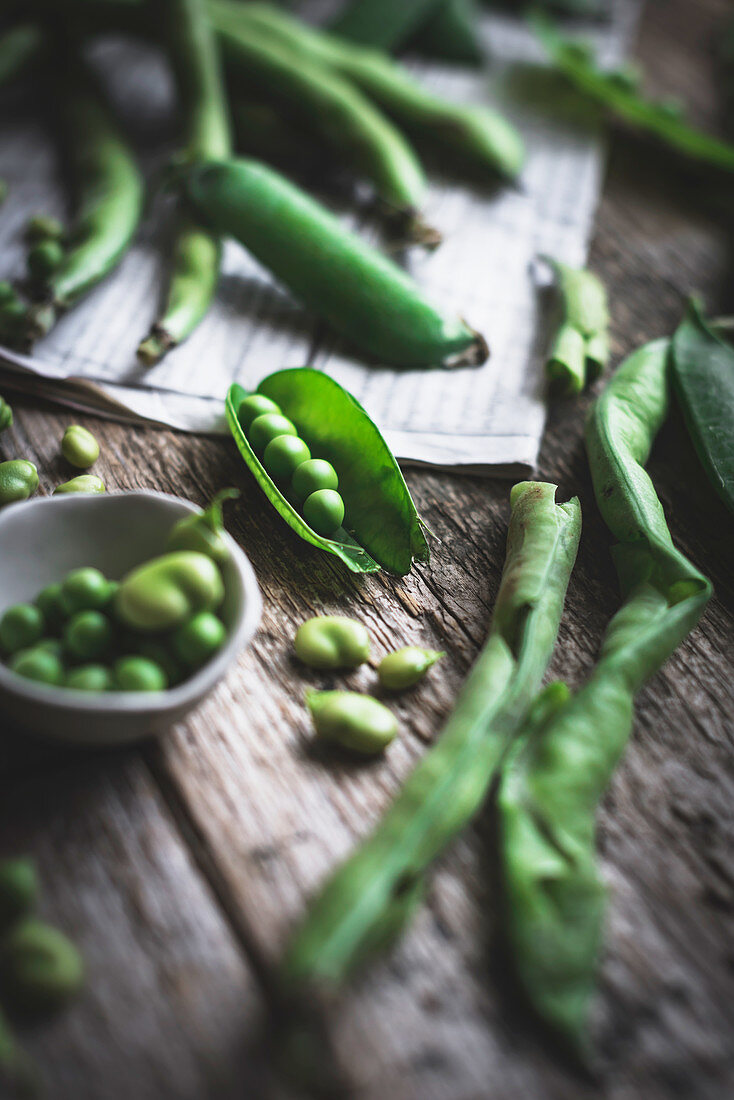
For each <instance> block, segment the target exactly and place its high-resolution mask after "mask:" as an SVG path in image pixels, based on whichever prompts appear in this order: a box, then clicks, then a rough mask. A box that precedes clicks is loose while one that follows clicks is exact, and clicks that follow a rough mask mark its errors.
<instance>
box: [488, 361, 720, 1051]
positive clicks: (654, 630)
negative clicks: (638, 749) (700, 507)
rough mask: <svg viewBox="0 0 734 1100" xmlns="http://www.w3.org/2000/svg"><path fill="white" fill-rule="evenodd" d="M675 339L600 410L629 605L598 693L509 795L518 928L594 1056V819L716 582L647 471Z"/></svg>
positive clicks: (600, 453)
mask: <svg viewBox="0 0 734 1100" xmlns="http://www.w3.org/2000/svg"><path fill="white" fill-rule="evenodd" d="M667 370H668V342H667V341H665V340H659V341H656V342H654V343H652V344H648V345H646V346H645V347H643V348H640V349H639V350H638V351H637V352H635V353H634V354H633V355H632V356H631V357H630V358H629V359H628V360H627V361H626V362H625V363H624V364H623V366H622V367H620V369H619V370H618V371H617V373H616V375H615V376H614V378H613V379H612V381H611V382H610V384H609V385H608V386H607V388H606V390H605V391H604V393H603V394H602V396H601V397H600V398H599V400H598V401H597V403H596V405H595V406H594V407H593V408H592V410H591V412H590V415H589V420H588V423H587V431H586V441H587V450H588V455H589V463H590V466H591V474H592V480H593V483H594V491H595V494H596V498H597V501H598V504H599V508H600V510H601V512H602V515H603V517H604V519H605V521H606V523H607V525H608V527H609V528H610V529H611V531H612V533H613V534H614V535H615V536H616V537H617V538H619V539H621V540H622V541H621V543H620V545H618V546H617V547H616V548H615V550H614V556H615V562H616V565H617V569H618V572H619V575H620V580H621V583H622V591H623V594H624V603H623V605H622V607H621V609H620V610H619V611H618V613H617V614H616V615H615V616H614V618H613V619H612V621H611V623H610V625H609V628H608V630H607V632H606V635H605V638H604V642H603V645H602V649H601V653H600V657H599V661H598V663H597V665H596V666H595V668H594V669H593V671H592V673H591V675H590V676H589V678H588V680H587V681H586V683H585V684H584V685H583V687H582V688H581V689H580V690H579V691H578V693H577V694H576V695H575V696H574V697H573V698H571V699H570V700H569V701H568V702H566V703H565V705H562V706H561V707H560V708H559V709H558V710H557V711H556V712H555V713H554V714H553V715H551V716H549V719H548V721H547V722H546V723H545V725H544V726H543V728H542V729H534V730H532V731H530V732H529V735H528V738H527V742H526V749H525V751H524V752H521V753H520V754H518V755H517V756H516V757H515V759H514V761H513V766H512V767H511V768H508V769H507V771H506V774H505V777H504V779H503V783H502V787H501V792H500V801H499V807H500V822H501V829H502V853H501V859H502V870H503V876H504V880H505V891H504V892H505V898H506V930H507V936H508V940H509V942H510V945H511V948H512V954H513V961H514V965H515V969H516V972H517V975H518V978H519V980H520V983H521V985H522V987H523V989H524V991H525V993H526V995H527V997H528V999H529V1001H530V1003H531V1005H532V1006H533V1008H534V1009H535V1010H536V1012H537V1013H538V1014H539V1016H540V1017H541V1018H542V1019H543V1020H545V1022H546V1023H547V1024H549V1025H550V1026H551V1027H552V1028H553V1029H554V1030H556V1031H557V1032H558V1033H560V1034H561V1035H563V1036H564V1037H565V1038H566V1039H567V1040H568V1041H569V1042H570V1043H571V1044H572V1045H573V1046H574V1047H575V1048H576V1049H577V1050H579V1051H581V1052H582V1053H583V1052H585V1051H586V1049H587V1047H588V1016H589V1005H590V1000H591V997H592V994H593V989H594V983H595V977H596V966H597V959H598V955H599V949H600V945H601V935H602V923H603V914H604V890H603V886H602V883H601V880H600V876H599V872H598V868H597V865H596V853H595V812H596V807H597V805H598V803H599V800H600V798H601V796H602V794H603V793H604V791H605V789H606V787H607V785H608V783H609V780H610V778H611V775H612V773H613V771H614V768H615V766H616V764H617V762H618V760H619V757H620V755H621V753H622V751H623V749H624V747H625V745H626V742H627V739H628V737H629V735H630V732H631V729H632V721H633V701H634V695H635V693H636V692H637V691H638V690H639V689H640V687H641V686H642V685H643V684H644V683H645V681H646V680H647V679H648V678H649V677H650V676H651V675H653V673H654V672H655V671H656V670H657V669H658V668H659V667H660V666H661V665H662V664H663V662H664V661H665V660H666V659H667V658H668V656H669V655H670V654H671V653H672V652H673V650H674V649H675V648H676V646H677V645H678V644H679V643H680V642H681V641H682V640H683V638H684V637H685V636H686V634H687V633H688V632H689V631H690V630H691V629H692V628H693V627H694V626H695V624H696V623H697V622H698V619H699V618H700V616H701V614H702V612H703V610H704V608H705V606H706V603H707V601H708V599H709V597H710V595H711V585H710V583H709V581H708V580H707V579H706V578H705V577H703V576H702V574H701V573H699V572H698V570H697V569H696V568H695V567H694V566H693V565H692V564H691V563H690V562H689V561H688V560H687V559H686V558H685V557H684V556H683V555H682V554H681V553H680V552H679V551H678V550H676V549H675V547H674V546H673V544H672V541H671V538H670V533H669V531H668V528H667V524H666V523H665V517H664V515H663V511H662V507H661V505H660V502H659V500H658V498H657V495H656V493H655V489H654V487H653V485H652V482H651V481H650V479H649V477H648V475H647V473H646V472H645V470H644V468H643V464H644V462H645V461H646V459H647V455H648V453H649V450H650V447H651V444H652V441H653V439H654V437H655V434H656V432H657V431H658V429H659V427H660V425H661V423H662V421H663V419H664V417H665V413H666V410H667V398H668V394H667Z"/></svg>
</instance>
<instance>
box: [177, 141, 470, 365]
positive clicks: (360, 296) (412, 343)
mask: <svg viewBox="0 0 734 1100" xmlns="http://www.w3.org/2000/svg"><path fill="white" fill-rule="evenodd" d="M183 186H184V188H185V192H186V195H187V196H188V198H189V200H190V202H191V204H192V206H193V207H194V209H195V210H196V211H197V212H198V214H199V215H200V216H201V217H203V218H205V219H206V221H207V223H208V224H209V225H210V226H211V227H212V228H213V229H214V230H215V231H216V232H219V233H222V234H227V235H229V236H232V237H235V238H236V239H237V240H239V241H240V243H241V244H243V245H244V246H245V247H246V248H247V249H248V251H250V252H251V253H252V254H253V256H255V258H256V259H258V260H259V261H260V263H262V264H263V265H264V266H265V267H267V268H269V269H270V271H271V272H272V273H273V274H274V275H275V276H276V278H278V279H279V280H280V281H281V282H283V283H284V284H285V285H286V286H287V287H288V288H289V289H290V290H291V291H292V292H293V294H295V295H296V296H297V297H298V298H300V300H301V301H302V302H304V304H305V305H306V306H308V307H309V308H311V309H312V310H313V311H314V312H315V313H317V314H318V315H320V316H322V317H324V318H325V319H326V320H327V321H328V322H329V323H330V324H331V325H332V327H333V328H334V329H336V330H337V331H338V332H341V333H342V334H343V335H344V336H346V337H347V338H348V339H349V340H351V342H352V343H353V344H355V345H356V346H358V347H360V348H361V349H362V350H363V351H365V352H367V353H368V354H370V355H372V356H374V357H375V358H376V359H378V360H381V361H382V362H383V363H391V364H394V365H396V366H401V367H437V366H446V367H450V366H460V365H461V366H464V365H476V364H479V363H482V362H484V360H485V359H486V358H487V355H488V350H487V345H486V343H485V341H484V339H483V338H482V337H481V336H480V335H479V334H478V333H477V332H474V331H473V330H472V329H471V328H469V326H468V325H466V324H465V323H464V322H463V321H462V320H460V319H459V318H458V317H446V316H444V315H442V314H441V313H439V312H438V310H437V309H436V308H435V307H434V306H433V305H432V304H431V303H430V302H429V301H428V300H427V299H426V297H425V296H424V294H423V293H422V291H421V290H420V288H419V287H418V285H417V284H416V283H415V282H414V281H413V280H412V279H411V278H410V277H409V276H408V275H407V274H406V273H405V272H404V271H402V270H401V269H400V268H399V267H397V265H396V264H394V263H393V262H392V261H391V260H389V259H387V257H386V256H383V255H382V254H381V253H379V252H377V251H376V249H374V248H372V247H371V246H370V245H368V244H367V243H366V242H365V241H363V240H362V239H361V238H360V237H358V236H357V235H356V234H355V233H352V232H350V231H349V230H347V229H345V228H344V227H343V226H342V225H341V223H340V222H339V221H338V220H337V218H335V217H334V216H333V214H331V213H330V212H329V211H328V210H326V209H325V207H323V206H321V205H320V204H319V203H317V202H316V201H315V200H314V199H312V198H311V197H310V196H309V195H307V194H306V193H305V192H304V191H301V190H300V189H299V188H298V187H296V186H295V185H294V184H292V183H290V182H289V181H288V180H287V179H285V178H284V177H283V176H281V175H279V174H278V173H277V172H275V171H273V170H272V169H271V168H268V167H267V166H266V165H264V164H260V163H258V162H257V161H252V160H244V159H242V160H232V161H212V162H210V163H209V164H205V165H202V166H200V167H194V168H192V169H191V170H190V171H189V172H187V173H186V176H185V178H184V181H183Z"/></svg>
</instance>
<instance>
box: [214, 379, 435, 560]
mask: <svg viewBox="0 0 734 1100" xmlns="http://www.w3.org/2000/svg"><path fill="white" fill-rule="evenodd" d="M257 392H258V393H262V394H264V395H265V396H266V397H269V398H270V399H271V400H272V401H275V402H276V404H278V405H279V406H280V408H281V409H282V411H283V414H284V415H285V416H287V417H289V418H290V419H291V420H292V421H293V423H294V424H295V425H296V427H297V429H298V433H299V435H300V436H301V438H302V439H303V440H305V442H306V443H307V444H308V446H309V448H310V450H311V453H312V454H313V456H314V458H324V459H326V460H327V461H329V462H331V464H332V465H333V466H334V468H335V469H336V471H337V473H338V475H339V491H340V493H341V494H342V497H343V499H344V504H345V508H346V519H345V524H346V525H347V528H348V530H347V529H344V528H343V529H342V530H341V531H340V532H339V533H338V534H339V537H338V538H331V539H327V538H323V537H322V536H321V535H318V534H317V533H316V532H315V531H314V530H312V528H311V527H309V526H308V524H307V523H306V521H305V520H304V519H303V516H301V514H300V513H299V512H298V511H296V509H295V508H294V507H293V505H292V504H291V503H290V502H289V501H288V499H287V498H286V497H285V496H284V495H283V493H282V492H281V491H280V489H279V488H278V486H277V485H276V483H275V482H274V481H273V479H272V478H271V477H270V475H269V474H268V473H267V471H266V470H265V468H264V467H263V465H262V463H261V462H260V460H259V459H258V457H257V455H256V454H255V452H254V451H253V449H252V447H251V446H250V444H249V442H248V440H247V438H246V436H245V433H244V431H243V429H242V426H241V425H240V423H239V420H238V419H237V409H238V407H239V404H240V402H241V401H242V399H243V398H244V397H246V396H247V391H246V390H244V389H243V388H242V387H241V386H239V385H237V384H235V385H233V386H231V387H230V390H229V393H228V394H227V404H226V412H227V421H228V423H229V427H230V430H231V432H232V435H233V436H234V438H235V442H236V443H237V446H238V448H239V451H240V454H241V455H242V457H243V458H244V460H245V462H246V463H247V465H248V466H249V467H250V470H251V471H252V473H253V474H254V476H255V478H256V479H257V482H258V484H259V485H260V488H261V489H262V490H263V492H264V493H265V495H266V496H267V497H268V500H269V501H270V503H271V504H272V505H273V507H274V508H275V509H276V511H277V512H278V513H279V514H280V515H281V516H282V517H283V519H284V520H285V521H286V523H287V524H288V525H289V527H291V528H292V529H293V530H294V531H295V532H296V534H298V535H300V537H301V538H302V539H305V540H306V542H310V543H311V544H312V545H313V546H318V547H319V549H321V550H326V551H328V552H329V553H331V554H335V555H336V556H337V557H338V558H340V559H341V560H342V561H343V562H344V564H345V565H346V566H347V567H348V568H349V569H351V570H352V572H354V573H373V572H375V571H376V570H378V569H379V568H380V567H381V566H382V567H383V568H385V569H387V570H389V571H390V572H392V573H397V574H399V575H400V576H404V575H405V574H406V573H408V572H410V568H411V566H412V564H413V561H414V560H415V561H421V562H425V561H428V560H429V550H428V544H427V542H426V538H425V535H424V533H423V528H422V525H421V521H420V519H419V518H418V513H417V511H416V508H415V505H414V503H413V500H412V498H411V496H410V492H409V491H408V487H407V485H406V484H405V479H404V478H403V475H402V473H401V471H400V467H399V466H398V464H397V462H396V461H395V458H394V456H393V454H392V452H391V451H390V448H389V447H388V445H387V443H386V442H385V440H384V439H383V437H382V435H381V434H380V431H379V429H378V428H377V426H376V425H375V424H374V423H373V421H372V420H370V418H369V416H368V415H367V413H366V412H365V410H364V409H363V408H362V406H361V405H360V404H359V403H358V402H357V401H355V400H354V398H353V397H352V396H351V395H350V394H349V393H347V391H346V390H345V389H343V388H342V387H341V386H340V385H339V384H338V383H337V382H335V381H334V379H333V378H330V377H329V376H328V375H326V374H322V373H321V371H317V370H313V369H311V368H310V367H298V368H295V369H292V370H282V371H277V372H276V373H275V374H271V375H270V376H269V377H268V378H265V379H264V380H263V381H262V382H261V383H260V385H259V386H258V390H257Z"/></svg>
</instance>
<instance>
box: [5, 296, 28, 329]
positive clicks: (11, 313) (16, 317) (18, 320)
mask: <svg viewBox="0 0 734 1100" xmlns="http://www.w3.org/2000/svg"><path fill="white" fill-rule="evenodd" d="M13 293H14V297H12V298H7V299H6V300H5V301H4V302H0V332H2V333H3V335H4V336H5V337H6V338H10V339H13V340H14V339H16V337H18V336H20V335H21V334H22V332H23V329H24V327H25V323H26V320H27V317H28V309H27V307H26V304H25V302H23V300H22V299H21V298H19V297H18V295H17V294H15V292H13Z"/></svg>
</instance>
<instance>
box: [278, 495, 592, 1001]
mask: <svg viewBox="0 0 734 1100" xmlns="http://www.w3.org/2000/svg"><path fill="white" fill-rule="evenodd" d="M555 492H556V487H555V486H554V485H548V484H545V483H541V482H537V483H536V482H525V483H522V484H520V485H516V486H515V487H514V489H513V490H512V496H511V503H512V518H511V521H510V529H509V532H508V540H507V560H506V563H505V568H504V570H503V574H502V581H501V584H500V591H499V594H498V597H497V604H496V607H495V612H494V615H493V619H492V625H491V628H490V634H489V638H488V640H487V642H486V644H485V646H484V649H483V650H482V652H481V653H480V655H479V657H478V659H477V661H476V663H475V665H474V667H473V669H472V671H471V673H470V674H469V677H468V679H467V681H466V683H465V684H464V687H463V689H462V691H461V694H460V696H459V698H458V700H457V703H456V707H455V708H454V711H453V713H452V715H451V716H450V718H449V720H448V722H447V724H446V725H445V727H444V729H443V731H442V733H441V735H440V736H439V739H438V741H437V743H436V745H435V746H434V748H432V749H431V750H430V751H429V752H428V753H427V754H426V756H425V757H424V758H423V760H422V761H421V762H420V764H419V765H418V767H417V768H416V769H415V771H414V772H413V773H412V775H411V776H410V777H409V778H408V780H407V782H406V784H405V786H404V787H403V789H402V791H401V792H400V794H399V795H398V797H397V799H396V800H395V802H394V803H393V804H392V806H391V807H390V809H389V810H388V811H387V813H386V814H385V816H384V817H383V819H382V821H381V822H380V824H379V825H378V827H377V829H376V830H375V832H374V833H373V834H372V836H371V837H370V838H369V839H368V840H367V841H366V842H365V843H364V844H362V845H361V847H360V848H359V849H358V850H357V851H356V852H355V854H354V855H353V856H351V858H350V859H348V860H347V862H346V863H345V864H344V865H343V866H342V867H341V868H340V869H339V870H338V871H337V872H336V874H335V875H334V876H333V877H332V878H331V879H330V880H329V881H328V882H327V884H326V886H325V888H324V889H323V891H322V892H321V893H320V894H319V895H318V896H317V898H316V899H315V901H314V902H313V903H312V905H311V908H310V910H309V913H308V915H307V917H306V919H305V921H304V923H303V925H302V927H301V928H300V929H299V930H298V931H297V932H296V935H295V937H294V939H293V941H292V942H291V944H290V946H289V947H288V949H287V952H286V955H285V958H284V960H283V963H282V966H281V982H282V985H283V989H284V991H285V992H286V993H292V992H294V991H301V990H304V989H306V990H308V989H309V988H314V987H315V988H319V987H327V988H329V987H334V986H337V985H339V984H340V983H341V982H343V981H344V980H345V979H346V978H347V977H348V976H349V975H350V974H351V973H352V972H353V971H354V970H355V969H356V968H357V967H358V966H359V965H360V964H361V963H363V962H364V961H365V960H366V959H367V958H368V957H370V956H371V955H372V954H374V952H375V951H376V950H378V949H383V948H385V947H386V946H387V945H388V943H389V942H390V941H391V940H393V939H394V937H395V936H396V935H397V934H398V933H399V931H400V930H401V929H402V927H404V923H405V921H406V920H407V919H408V917H409V916H410V914H411V913H412V911H413V909H414V907H415V904H417V902H418V900H419V899H420V895H421V890H422V884H423V880H424V876H425V872H426V870H427V868H428V866H429V865H430V863H431V861H432V860H433V859H434V858H435V857H436V856H437V855H438V853H439V852H440V851H442V849H443V848H444V847H445V846H446V845H447V844H448V843H449V842H450V841H451V840H452V839H453V838H454V837H455V836H456V835H457V833H459V832H460V831H461V830H462V829H463V828H464V827H465V826H466V825H467V824H468V822H469V821H470V820H471V818H472V817H473V816H474V814H475V813H476V812H477V811H478V810H479V809H480V807H481V806H482V804H483V802H484V799H485V797H486V794H487V791H488V789H489V786H490V784H491V781H492V777H493V776H494V775H495V773H496V770H497V767H498V765H499V764H500V762H501V761H502V759H503V757H504V755H505V753H506V752H507V750H508V748H509V746H510V745H511V743H512V740H513V738H514V736H515V734H516V732H517V730H518V729H519V728H520V727H521V726H522V723H523V722H524V719H525V717H526V714H527V712H528V710H529V708H530V706H531V704H532V701H533V699H534V697H535V694H536V692H537V691H538V689H539V687H540V682H541V679H542V676H543V674H544V672H545V668H546V665H547V663H548V660H549V658H550V654H551V651H552V649H553V645H554V642H555V638H556V634H557V631H558V624H559V621H560V616H561V612H562V609H563V601H564V597H565V593H566V587H567V585H568V580H569V576H570V572H571V569H572V567H573V563H574V561H575V558H576V549H577V546H578V540H579V535H580V528H581V512H580V507H579V503H578V500H575V499H574V500H572V501H570V502H569V503H568V504H560V505H558V504H556V503H555Z"/></svg>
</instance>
